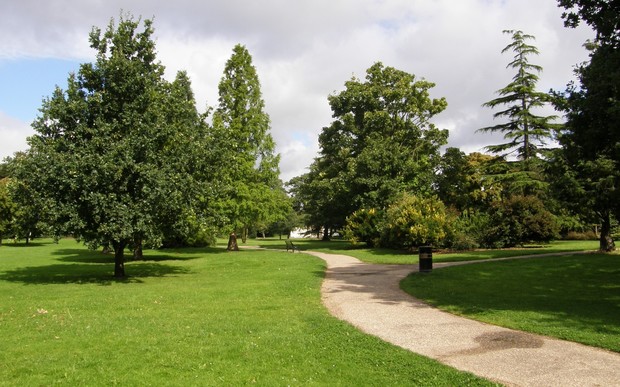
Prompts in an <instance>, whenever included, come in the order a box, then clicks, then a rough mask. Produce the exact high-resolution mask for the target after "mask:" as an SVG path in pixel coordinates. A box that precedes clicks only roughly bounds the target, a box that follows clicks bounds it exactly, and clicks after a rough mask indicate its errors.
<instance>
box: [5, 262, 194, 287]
mask: <svg viewBox="0 0 620 387" xmlns="http://www.w3.org/2000/svg"><path fill="white" fill-rule="evenodd" d="M113 271H114V265H113V264H109V265H108V264H105V265H103V264H97V265H95V264H92V263H89V264H79V263H76V264H70V265H65V264H56V265H46V266H31V267H22V268H18V269H15V270H9V271H6V272H4V273H1V274H0V280H2V281H9V282H21V283H23V284H24V285H49V284H99V285H104V286H105V285H111V284H112V283H127V284H131V283H142V282H143V281H142V279H143V278H147V277H165V276H172V275H179V274H187V273H189V272H190V270H188V269H186V268H184V267H179V266H172V265H165V264H160V263H149V262H137V263H132V264H128V265H125V272H126V273H127V275H128V277H126V278H122V279H117V278H114V277H113Z"/></svg>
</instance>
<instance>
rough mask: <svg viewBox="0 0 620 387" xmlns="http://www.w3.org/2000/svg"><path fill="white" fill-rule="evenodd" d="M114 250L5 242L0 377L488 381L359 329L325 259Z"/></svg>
mask: <svg viewBox="0 0 620 387" xmlns="http://www.w3.org/2000/svg"><path fill="white" fill-rule="evenodd" d="M112 262H113V257H112V256H107V255H102V254H101V253H100V252H93V251H88V250H86V249H85V248H82V247H81V246H80V245H79V244H76V243H75V242H73V241H70V240H63V241H61V242H60V244H58V245H56V244H52V243H38V244H36V245H32V246H28V247H26V246H21V245H12V246H11V245H6V246H2V247H0V299H1V300H2V302H1V303H0V329H1V330H2V334H3V339H2V340H1V341H0V365H1V366H0V385H52V384H61V385H113V384H123V385H162V384H165V385H213V386H216V385H217V386H220V385H246V384H255V385H269V386H274V385H299V384H301V385H307V384H317V385H446V386H448V385H450V386H454V385H486V384H489V383H488V382H486V381H484V380H481V379H478V378H476V377H474V376H472V375H470V374H467V373H462V372H459V371H456V370H454V369H452V368H449V367H446V366H443V365H441V364H439V363H438V362H435V361H433V360H430V359H428V358H424V357H421V356H417V355H414V354H412V353H410V352H408V351H405V350H403V349H400V348H398V347H395V346H392V345H390V344H387V343H384V342H382V341H381V340H379V339H376V338H374V337H371V336H367V335H365V334H362V333H360V332H359V331H357V330H356V329H354V328H353V327H351V326H350V325H348V324H346V323H343V322H341V321H339V320H337V319H335V318H333V317H331V316H330V315H329V314H328V313H327V311H326V310H325V308H324V307H323V305H322V304H321V300H320V284H321V281H322V279H323V275H324V270H325V266H324V263H323V261H321V260H319V259H316V258H314V257H311V256H308V255H306V254H295V255H292V254H290V253H289V254H286V253H281V252H273V251H242V252H237V253H227V252H225V251H224V250H223V249H222V248H211V249H179V250H166V251H145V260H144V261H141V262H128V263H127V264H126V271H127V274H128V275H129V276H130V277H129V278H128V279H127V280H123V281H116V280H114V279H113V278H112V272H113V263H112Z"/></svg>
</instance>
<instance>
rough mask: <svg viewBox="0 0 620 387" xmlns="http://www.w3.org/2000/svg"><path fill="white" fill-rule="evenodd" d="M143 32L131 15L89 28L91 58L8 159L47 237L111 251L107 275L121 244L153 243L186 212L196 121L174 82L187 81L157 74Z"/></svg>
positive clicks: (147, 29)
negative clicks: (18, 153)
mask: <svg viewBox="0 0 620 387" xmlns="http://www.w3.org/2000/svg"><path fill="white" fill-rule="evenodd" d="M152 34H153V27H152V21H151V20H148V19H147V20H144V21H140V20H135V19H134V18H133V17H131V16H121V18H120V20H119V21H118V23H117V24H116V23H115V22H114V20H112V21H111V22H110V24H109V25H108V27H107V29H106V31H105V32H103V33H102V31H101V30H100V29H99V28H93V30H92V32H91V34H90V45H91V47H92V48H93V49H94V50H95V52H96V61H95V62H94V63H85V64H82V65H81V66H80V69H79V71H78V73H77V74H71V75H70V76H69V78H68V80H67V87H66V89H65V90H63V89H61V88H57V89H56V90H55V91H54V93H53V94H52V96H51V97H49V98H47V99H46V100H45V101H44V102H43V106H42V108H41V115H40V116H39V117H38V118H37V120H36V121H35V122H34V123H33V128H34V130H35V131H36V134H35V135H33V136H32V137H30V138H29V140H28V141H29V144H30V150H29V151H28V152H27V153H26V154H25V155H23V157H17V158H16V159H15V160H14V167H15V177H16V178H17V179H18V180H19V182H20V184H21V185H22V186H23V187H24V189H27V190H29V192H34V191H33V190H34V189H35V188H36V193H37V196H38V198H37V200H38V201H40V202H42V203H43V208H45V209H46V212H45V214H44V216H46V218H47V219H48V220H49V224H50V225H52V226H53V227H54V231H55V233H56V234H57V235H61V234H63V235H65V234H71V235H74V236H76V237H77V238H79V239H82V240H84V241H85V242H87V243H88V244H89V245H90V246H91V247H96V246H100V245H108V244H110V245H112V246H113V248H114V251H115V270H114V275H115V276H116V277H123V276H124V275H125V270H124V253H123V251H124V249H125V248H126V247H127V246H128V245H129V244H130V243H133V242H139V243H141V241H143V240H146V241H149V242H150V243H151V244H154V245H158V244H159V243H161V241H162V240H163V238H164V234H165V231H166V230H168V229H170V227H171V225H174V224H177V225H178V224H182V223H183V222H185V219H186V216H185V215H186V214H187V211H188V209H193V208H194V207H193V206H192V198H193V197H192V194H193V193H194V192H195V191H196V186H195V185H196V184H197V183H196V180H194V179H193V176H192V170H191V169H192V168H196V167H197V166H199V165H200V163H198V162H196V160H195V159H193V156H196V154H197V152H194V151H192V149H194V147H195V146H199V145H200V133H199V132H198V129H199V127H198V125H197V121H198V120H197V115H196V113H195V111H193V110H192V109H191V106H189V105H191V103H192V102H193V101H192V100H191V96H189V95H187V93H186V92H185V93H184V92H183V91H184V90H187V88H185V87H183V86H182V85H181V84H182V83H183V82H187V81H188V80H187V79H186V78H185V77H184V76H183V75H181V76H180V77H178V78H177V81H176V82H175V83H173V84H170V83H169V82H167V81H166V80H165V79H164V78H163V73H164V67H163V66H162V65H161V64H160V63H159V62H158V61H157V60H156V53H155V43H154V41H153V39H152ZM180 156H183V157H180Z"/></svg>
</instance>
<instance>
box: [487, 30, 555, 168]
mask: <svg viewBox="0 0 620 387" xmlns="http://www.w3.org/2000/svg"><path fill="white" fill-rule="evenodd" d="M504 33H507V34H511V35H512V43H510V44H509V45H508V46H506V47H505V48H504V49H503V50H502V53H505V52H507V51H512V52H514V54H515V55H514V57H513V60H512V61H511V62H510V63H509V64H508V66H507V67H509V68H513V69H515V70H516V71H517V73H516V74H515V76H514V77H513V78H512V82H510V83H509V84H508V85H507V86H505V87H504V88H502V89H500V90H499V91H498V93H499V95H500V97H498V98H496V99H493V100H491V101H489V102H486V103H484V104H483V106H487V107H491V108H495V107H497V106H502V105H507V107H506V109H505V110H501V111H499V112H497V113H495V114H494V115H493V117H494V118H498V117H507V118H508V122H505V123H502V124H498V125H494V126H488V127H485V128H481V129H479V131H482V132H501V133H504V138H505V139H506V140H508V142H506V143H503V144H498V145H490V146H488V147H487V149H488V150H490V151H491V152H493V153H498V154H501V155H507V154H510V153H512V152H515V151H516V153H517V156H518V158H519V159H520V160H522V161H523V163H524V166H523V169H524V170H529V169H530V168H529V165H528V161H529V160H530V159H531V158H536V157H538V155H539V154H540V153H541V151H542V149H541V146H544V145H545V144H546V142H547V141H548V140H550V139H551V138H552V132H553V130H555V129H556V128H557V125H554V124H553V123H552V121H553V120H555V119H556V118H557V117H556V116H547V117H542V116H537V115H536V114H534V110H535V109H536V108H540V107H543V106H544V105H545V104H547V103H550V102H551V97H550V96H549V94H547V93H541V92H538V91H536V83H537V82H538V80H539V78H538V75H537V73H539V72H541V71H542V67H540V66H538V65H535V64H532V63H530V62H529V59H528V57H529V56H530V55H538V49H537V48H536V47H534V46H532V45H529V44H527V43H526V41H527V40H530V39H534V37H533V36H532V35H527V34H524V33H523V31H512V30H506V31H504Z"/></svg>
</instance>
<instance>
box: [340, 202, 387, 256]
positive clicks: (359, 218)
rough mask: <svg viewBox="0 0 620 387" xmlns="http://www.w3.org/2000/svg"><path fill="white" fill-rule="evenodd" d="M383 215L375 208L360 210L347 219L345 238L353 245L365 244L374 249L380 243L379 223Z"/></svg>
mask: <svg viewBox="0 0 620 387" xmlns="http://www.w3.org/2000/svg"><path fill="white" fill-rule="evenodd" d="M380 219H381V215H380V213H379V211H377V210H376V209H374V208H371V209H369V210H366V209H363V208H362V209H360V210H357V211H355V212H354V213H353V214H351V215H350V216H348V217H347V223H346V226H345V228H344V231H343V232H344V238H345V239H348V240H349V241H351V243H353V244H357V243H360V242H365V243H366V245H367V246H368V247H374V246H376V245H377V242H378V241H379V222H380Z"/></svg>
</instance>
